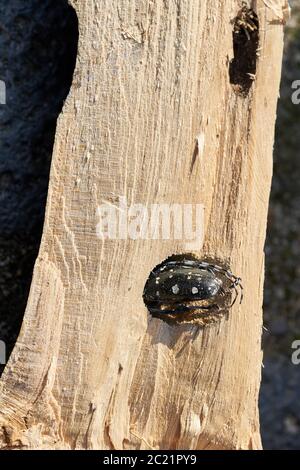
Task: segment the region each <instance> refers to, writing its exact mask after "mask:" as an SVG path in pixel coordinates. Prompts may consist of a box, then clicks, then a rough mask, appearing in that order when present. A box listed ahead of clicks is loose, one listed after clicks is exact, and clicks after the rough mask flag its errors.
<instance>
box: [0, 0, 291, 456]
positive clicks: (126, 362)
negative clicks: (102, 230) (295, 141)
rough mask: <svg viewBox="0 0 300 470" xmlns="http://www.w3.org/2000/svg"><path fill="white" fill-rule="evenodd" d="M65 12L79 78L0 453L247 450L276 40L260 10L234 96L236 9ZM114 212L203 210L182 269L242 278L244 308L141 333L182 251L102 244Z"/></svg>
mask: <svg viewBox="0 0 300 470" xmlns="http://www.w3.org/2000/svg"><path fill="white" fill-rule="evenodd" d="M70 3H71V4H72V5H73V6H74V8H75V9H76V12H77V14H78V18H79V24H80V40H79V50H78V58H77V66H76V70H75V73H74V80H73V85H72V88H71V91H70V94H69V97H68V99H67V101H66V103H65V105H64V108H63V112H62V114H61V115H60V117H59V119H58V125H57V133H56V139H55V146H54V152H53V160H52V169H51V177H50V185H49V194H48V203H47V211H46V216H45V226H44V232H43V239H42V243H41V248H40V253H39V256H38V259H37V261H36V266H35V271H34V276H33V280H32V286H31V292H30V297H29V301H28V305H27V309H26V313H25V317H24V322H23V327H22V331H21V333H20V336H19V339H18V341H17V344H16V346H15V349H14V351H13V354H12V356H11V358H10V360H9V363H8V365H7V367H6V369H5V372H4V374H3V376H2V379H1V382H0V430H1V429H2V431H0V443H1V447H2V448H32V449H42V448H50V449H56V448H59V449H74V448H76V449H138V448H141V449H149V448H153V449H170V448H171V449H253V448H260V447H261V441H260V434H259V417H258V405H257V401H258V392H259V385H260V376H261V363H262V351H261V331H262V294H263V278H264V252H263V249H264V241H265V232H266V220H267V210H268V198H269V192H270V184H271V175H272V148H273V138H274V122H275V116H276V103H277V97H278V89H279V80H280V71H281V58H282V43H283V27H282V25H280V24H277V23H276V24H274V23H273V22H272V20H273V19H274V18H273V16H274V13H273V11H272V10H271V9H269V8H268V7H267V6H266V5H265V2H263V1H262V0H258V1H257V2H255V5H254V8H255V9H256V11H257V13H258V17H259V22H260V47H261V50H260V57H258V59H257V74H256V79H255V81H254V83H253V86H252V87H251V90H250V92H249V94H248V95H247V96H246V97H245V96H239V95H238V94H236V92H235V91H234V89H233V86H232V85H231V84H230V81H229V72H228V68H229V61H230V60H231V59H232V58H233V40H232V30H233V25H232V20H233V19H234V18H235V16H236V15H237V12H238V10H239V8H240V7H241V3H239V2H237V1H233V0H222V1H221V0H218V1H215V2H211V1H208V0H203V1H201V2H199V1H198V0H178V1H175V0H155V1H154V0H130V1H129V0H118V1H117V0H109V1H108V0H101V1H100V0H93V1H88V2H87V1H84V0H72V1H71V2H70ZM274 3H275V2H274ZM279 3H280V1H278V4H279ZM199 136H200V137H199ZM197 139H200V150H199V149H198V152H196V153H194V150H195V144H196V140H197ZM198 145H199V140H198ZM120 196H125V197H126V199H127V201H128V204H133V203H141V204H144V205H145V206H147V207H149V206H150V205H151V204H161V203H168V204H172V203H177V204H204V206H205V232H204V235H205V236H204V245H203V247H202V248H201V247H199V249H196V250H194V254H195V255H197V256H198V257H199V258H201V257H203V256H210V257H212V258H213V259H221V260H223V261H224V263H228V265H229V266H230V267H231V269H232V271H233V272H234V273H236V274H238V275H240V276H241V277H242V279H243V284H244V290H245V296H244V301H243V303H242V304H241V305H239V304H238V303H236V304H235V305H234V307H233V308H232V309H231V310H230V313H229V316H228V318H222V319H221V320H220V321H219V322H217V323H214V324H212V325H209V326H207V327H205V328H204V329H200V328H198V327H197V326H195V325H193V324H184V325H169V324H167V323H166V322H163V321H162V320H160V319H157V318H152V317H151V316H150V315H149V313H148V312H147V310H146V308H145V305H144V303H143V299H142V293H143V287H144V284H145V281H146V279H147V277H148V275H149V272H150V271H151V269H153V267H154V266H156V265H157V264H158V263H160V262H161V261H163V260H164V259H165V258H167V257H168V256H170V255H172V254H181V253H186V252H187V251H188V247H187V244H186V241H184V240H150V239H149V240H142V239H140V240H126V239H125V240H122V239H117V240H100V239H99V238H98V237H97V236H96V225H97V215H96V211H97V207H98V206H99V205H100V204H103V203H105V202H106V203H108V204H110V205H112V206H116V205H117V204H118V200H119V197H120Z"/></svg>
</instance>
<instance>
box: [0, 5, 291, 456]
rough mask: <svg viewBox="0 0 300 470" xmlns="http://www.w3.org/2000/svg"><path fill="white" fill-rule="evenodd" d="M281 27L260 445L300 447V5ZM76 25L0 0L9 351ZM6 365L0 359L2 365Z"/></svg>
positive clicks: (0, 287)
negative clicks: (298, 97) (299, 86)
mask: <svg viewBox="0 0 300 470" xmlns="http://www.w3.org/2000/svg"><path fill="white" fill-rule="evenodd" d="M290 3H291V4H292V7H293V15H292V19H291V20H290V22H289V24H288V25H287V26H286V31H285V32H286V35H285V53H284V60H283V74H282V83H281V91H280V100H279V102H278V119H277V124H276V139H275V149H274V178H273V185H272V192H271V201H270V210H269V220H268V233H267V242H266V249H265V251H266V281H265V298H264V302H265V304H264V324H265V327H266V328H267V329H268V331H265V332H264V335H263V349H264V368H263V370H262V374H263V381H262V387H261V393H260V415H261V430H262V438H263V444H264V448H265V449H300V400H299V399H298V396H299V393H300V365H299V366H296V365H293V364H292V362H291V354H292V352H293V350H292V349H291V344H292V342H293V341H294V340H295V339H300V315H299V314H300V282H299V279H300V265H298V262H299V259H300V240H299V238H300V155H299V150H300V105H294V104H293V103H292V101H291V94H292V89H291V84H292V82H293V81H294V80H300V5H299V0H296V1H295V0H294V1H293V2H290ZM77 39H78V24H77V18H76V15H75V13H74V11H73V10H72V9H71V8H70V7H69V6H68V4H67V0H26V1H25V0H10V1H9V2H7V0H0V50H1V55H0V80H2V81H4V82H5V83H6V87H7V104H6V106H2V105H0V339H1V340H3V341H5V342H6V344H7V347H8V352H10V351H11V349H12V348H13V345H14V343H15V340H16V337H17V335H18V332H19V328H20V325H21V322H22V317H23V314H24V310H25V306H26V301H27V296H28V292H29V287H30V282H31V275H32V269H33V264H34V260H35V258H36V256H37V252H38V248H39V243H40V236H41V233H42V227H43V218H44V210H45V202H46V196H47V186H48V178H49V168H50V162H51V155H52V147H53V141H54V134H55V127H56V119H57V116H58V114H59V113H60V111H61V108H62V105H63V102H64V100H65V98H66V96H67V94H68V92H69V89H70V85H71V81H72V74H73V70H74V65H75V60H76V51H77ZM1 367H2V369H3V366H1V365H0V373H1V371H2V369H1Z"/></svg>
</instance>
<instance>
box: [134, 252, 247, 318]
mask: <svg viewBox="0 0 300 470" xmlns="http://www.w3.org/2000/svg"><path fill="white" fill-rule="evenodd" d="M232 292H234V298H233V301H232ZM237 297H240V299H242V286H241V281H240V279H239V278H238V277H236V276H234V275H233V274H232V273H231V272H230V271H229V270H228V265H225V264H224V263H222V262H221V261H220V260H215V259H212V258H205V259H201V260H199V259H197V258H196V257H195V256H194V255H192V254H184V255H173V256H170V257H169V258H167V259H166V260H165V261H163V262H162V263H160V264H159V265H157V266H155V268H154V269H153V270H152V271H151V273H150V275H149V277H148V279H147V281H146V284H145V287H144V292H143V299H144V303H145V305H146V307H147V309H148V311H149V313H150V314H151V315H152V316H153V317H157V318H160V319H161V320H164V321H166V322H168V323H171V324H172V323H173V324H174V323H191V324H197V325H200V326H204V325H206V324H208V323H212V322H215V321H219V320H220V319H221V317H222V316H224V315H225V314H226V313H228V310H229V308H230V307H231V306H232V305H233V303H234V302H235V300H236V299H237Z"/></svg>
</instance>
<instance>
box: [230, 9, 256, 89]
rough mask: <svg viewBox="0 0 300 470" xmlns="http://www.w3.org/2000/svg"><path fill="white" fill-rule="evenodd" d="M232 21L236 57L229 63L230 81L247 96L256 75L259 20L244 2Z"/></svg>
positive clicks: (234, 87)
mask: <svg viewBox="0 0 300 470" xmlns="http://www.w3.org/2000/svg"><path fill="white" fill-rule="evenodd" d="M232 23H233V32H232V38H233V53H234V58H233V59H232V60H231V62H230V65H229V76H230V83H231V84H232V86H233V89H234V91H235V92H236V93H237V94H238V95H241V96H244V97H246V96H247V95H248V93H249V91H250V88H251V87H252V84H253V82H254V81H255V77H256V62H257V57H258V52H257V50H258V45H259V21H258V17H257V14H256V13H255V11H254V10H252V9H251V8H248V7H247V6H246V5H245V4H243V6H242V8H241V10H240V11H239V12H238V14H237V16H236V17H235V18H234V20H233V21H232Z"/></svg>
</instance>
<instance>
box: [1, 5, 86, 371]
mask: <svg viewBox="0 0 300 470" xmlns="http://www.w3.org/2000/svg"><path fill="white" fill-rule="evenodd" d="M37 3H38V5H37ZM2 10H3V12H2ZM1 13H2V14H1V28H0V42H1V45H2V47H1V65H0V75H1V79H2V80H3V81H4V82H5V84H6V104H5V105H1V106H0V119H1V139H0V198H1V205H0V319H1V320H0V340H1V341H3V342H4V343H5V346H6V355H7V357H8V356H9V354H10V352H11V350H12V348H13V346H14V344H15V341H16V338H17V335H18V333H19V329H20V325H21V322H22V318H23V314H24V310H25V307H26V302H27V297H28V293H29V287H30V283H31V277H32V271H33V265H34V261H35V259H36V256H37V253H38V249H39V245H40V238H41V233H42V227H43V220H44V213H45V204H46V196H47V189H48V180H49V169H50V163H51V155H52V149H53V142H54V136H55V130H56V120H57V117H58V115H59V113H60V112H61V109H62V106H63V102H64V100H65V99H66V97H67V95H68V93H69V90H70V87H71V82H72V77H73V71H74V67H75V62H76V56H77V44H78V20H77V15H76V13H75V10H74V9H73V8H72V7H71V6H70V5H69V4H68V2H67V0H43V1H42V2H36V0H26V2H24V1H22V0H16V1H13V2H6V3H5V7H3V8H1ZM3 368H4V365H0V373H1V372H2V370H3Z"/></svg>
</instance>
